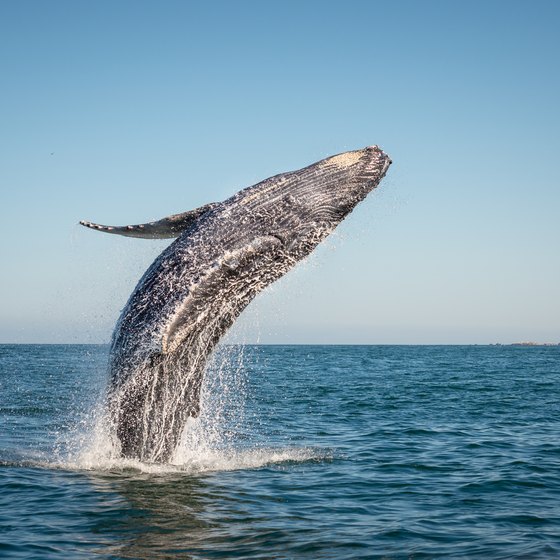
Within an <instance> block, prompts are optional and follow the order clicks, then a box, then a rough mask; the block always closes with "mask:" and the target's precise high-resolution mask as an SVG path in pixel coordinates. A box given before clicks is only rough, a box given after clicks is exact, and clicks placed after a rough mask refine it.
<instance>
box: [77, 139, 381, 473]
mask: <svg viewBox="0 0 560 560" xmlns="http://www.w3.org/2000/svg"><path fill="white" fill-rule="evenodd" d="M391 163H392V162H391V159H390V158H389V156H388V155H387V154H386V153H385V152H384V151H383V150H382V149H381V148H379V147H378V146H368V147H366V148H363V149H359V150H353V151H348V152H344V153H340V154H337V155H334V156H330V157H327V158H325V159H322V160H321V161H318V162H316V163H313V164H311V165H309V166H307V167H304V168H303V169H298V170H296V171H290V172H286V173H281V174H278V175H275V176H273V177H270V178H268V179H266V180H264V181H261V182H259V183H257V184H255V185H252V186H250V187H247V188H244V189H243V190H241V191H239V192H237V193H236V194H234V195H233V196H231V197H230V198H228V199H227V200H225V201H223V202H213V203H209V204H206V205H204V206H201V207H199V208H196V209H194V210H190V211H188V212H184V213H181V214H174V215H172V216H168V217H166V218H163V219H161V220H157V221H153V222H149V223H144V224H136V225H126V226H107V225H101V224H96V223H92V222H89V221H81V222H80V224H82V225H83V226H85V227H87V228H90V229H93V230H96V231H101V232H105V233H109V234H116V235H124V236H128V237H136V238H144V239H173V238H174V239H175V240H174V241H173V242H171V243H170V245H169V246H168V247H167V248H166V249H164V250H163V252H162V253H161V254H160V255H159V256H158V257H157V258H156V259H155V261H154V262H153V264H152V265H151V266H150V267H149V268H148V270H147V271H146V272H145V273H144V275H143V276H142V278H141V279H140V281H139V282H138V284H137V286H136V288H135V289H134V291H133V292H132V294H131V295H130V298H129V300H128V302H127V303H126V305H125V307H124V308H123V310H122V312H121V315H120V317H119V319H118V321H117V323H116V326H115V328H114V332H113V335H112V339H111V345H110V352H109V365H108V368H109V372H108V387H107V396H106V406H107V413H108V414H107V416H108V418H109V424H110V430H111V433H112V434H113V439H114V442H115V445H116V450H117V451H116V453H118V454H119V455H120V456H122V457H125V458H130V459H136V460H140V461H143V462H153V463H165V462H169V461H171V460H172V459H173V455H174V453H175V451H176V450H177V447H178V445H179V443H180V438H181V435H182V433H183V431H184V429H185V426H186V424H187V421H188V419H189V418H196V417H197V416H198V415H199V413H200V394H201V387H202V383H203V378H204V369H205V365H206V363H207V361H208V359H209V356H210V355H211V354H212V352H213V350H214V349H215V347H216V345H217V344H218V342H219V340H220V339H221V338H222V337H223V335H224V334H225V333H226V332H227V330H228V329H229V328H230V327H231V326H232V325H233V323H234V322H235V320H236V319H237V317H238V316H239V315H240V314H241V312H242V311H243V310H244V309H245V308H246V307H247V305H248V304H249V303H250V302H251V300H253V298H254V297H255V296H256V295H257V294H258V293H260V292H261V291H262V290H264V289H265V288H266V287H267V286H269V285H270V284H272V283H273V282H274V281H276V280H278V279H279V278H281V277H282V276H284V274H286V273H287V272H288V271H289V270H290V269H292V268H293V267H294V266H295V265H296V264H297V263H299V262H300V261H302V260H304V259H305V258H306V257H307V256H308V255H309V254H310V253H311V252H312V251H313V250H314V249H315V247H317V245H318V244H319V243H320V242H321V241H323V240H324V239H325V238H326V237H327V236H328V235H329V234H330V233H331V232H333V230H334V229H335V228H336V227H337V226H338V225H339V224H340V222H342V220H344V219H345V218H346V217H347V216H348V214H350V212H351V211H352V210H353V209H354V208H355V207H356V205H357V204H358V203H359V202H361V201H362V200H363V199H364V198H365V197H366V196H367V195H368V194H369V193H370V192H371V191H372V190H373V189H375V188H376V187H377V186H378V185H379V183H380V181H381V180H382V178H383V177H384V176H385V174H386V173H387V170H388V169H389V166H390V165H391Z"/></svg>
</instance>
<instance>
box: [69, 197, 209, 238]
mask: <svg viewBox="0 0 560 560" xmlns="http://www.w3.org/2000/svg"><path fill="white" fill-rule="evenodd" d="M216 204H217V203H215V202H212V203H210V204H205V205H204V206H201V207H200V208H195V209H194V210H190V211H189V212H183V213H182V214H173V215H172V216H167V218H163V219H161V220H158V221H157V222H149V223H146V224H137V225H130V226H103V225H101V224H94V223H92V222H87V221H85V220H82V221H80V224H81V225H82V226H85V227H88V228H91V229H95V230H97V231H104V232H105V233H115V234H117V235H124V236H126V237H140V238H143V239H168V238H171V237H179V235H181V233H182V232H183V231H185V230H186V229H188V228H189V227H190V226H192V225H193V224H194V222H196V220H198V219H199V218H200V217H201V216H203V215H204V214H206V213H207V212H209V211H210V210H212V208H214V206H216Z"/></svg>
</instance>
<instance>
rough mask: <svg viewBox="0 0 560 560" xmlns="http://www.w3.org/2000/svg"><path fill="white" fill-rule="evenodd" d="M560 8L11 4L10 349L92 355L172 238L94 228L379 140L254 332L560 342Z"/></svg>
mask: <svg viewBox="0 0 560 560" xmlns="http://www.w3.org/2000/svg"><path fill="white" fill-rule="evenodd" d="M559 29H560V2H556V1H550V2H545V1H536V2H532V3H527V2H517V1H503V2H501V1H474V2H448V1H441V2H436V1H422V2H420V1H411V2H406V1H398V0H397V1H395V2H375V1H355V2H352V1H349V2H344V3H343V2H328V1H306V2H301V1H298V2H291V1H282V2H244V1H239V2H187V1H186V0H185V1H180V2H179V1H177V2H173V1H161V2H143V1H124V0H122V1H110V2H109V1H96V2H77V1H48V2H47V1H43V0H41V1H31V0H17V1H16V0H13V1H10V0H4V1H3V2H2V3H0V44H1V50H0V57H1V76H2V87H1V90H0V91H1V96H2V103H1V104H0V123H1V124H0V143H1V144H0V148H1V149H0V159H1V166H0V167H1V175H0V180H1V189H2V191H1V192H2V199H1V200H2V203H1V205H0V214H1V215H0V228H1V231H0V233H1V236H0V246H1V257H2V275H1V280H0V288H1V289H0V342H97V341H106V340H108V339H109V337H110V333H111V330H112V327H113V325H114V322H115V320H116V319H117V317H118V314H119V311H120V309H121V308H122V307H123V305H124V303H125V301H126V299H127V298H128V295H129V294H130V292H131V290H132V289H133V287H134V285H135V283H136V282H137V280H138V278H139V277H140V275H141V274H142V272H143V271H144V270H145V269H146V268H147V266H148V265H149V264H150V262H151V261H152V259H153V258H154V257H155V256H156V255H157V254H158V253H159V251H161V249H162V247H163V246H164V244H162V243H161V242H152V241H147V240H134V239H125V238H119V237H116V236H107V235H102V234H96V233H95V232H92V231H89V230H85V229H84V228H80V227H79V226H77V225H76V224H77V222H78V220H80V219H89V220H93V221H98V222H101V223H110V224H126V223H135V222H136V223H137V222H140V221H145V220H149V219H153V218H160V217H162V216H165V215H168V214H171V213H176V212H180V211H185V210H187V209H189V208H193V207H196V206H199V205H201V204H204V203H206V202H210V201H219V200H222V199H224V198H226V197H227V196H229V195H231V194H233V193H234V192H235V191H237V190H238V189H240V188H242V187H245V186H248V185H250V184H252V183H255V182H257V181H258V180H260V179H264V178H266V177H268V176H270V175H273V174H275V173H278V172H282V171H287V170H290V169H296V168H299V167H301V166H303V165H307V164H309V163H311V162H313V161H315V160H317V159H320V158H322V157H325V156H327V155H330V154H334V153H337V152H341V151H345V150H349V149H355V148H359V147H363V146H366V145H369V144H379V145H381V146H382V147H383V148H384V149H385V150H386V151H387V152H388V153H389V154H390V155H391V156H392V158H393V161H394V165H393V167H392V168H391V170H390V173H389V175H388V176H387V178H386V179H385V181H384V183H383V185H382V187H381V188H380V189H379V191H377V192H376V193H373V194H372V195H371V196H370V197H369V198H368V199H367V200H366V202H364V203H363V204H362V205H361V206H360V207H359V208H357V209H356V211H355V212H354V213H353V214H352V215H351V216H350V217H349V219H348V220H347V221H346V222H345V223H344V224H343V225H342V226H341V227H340V228H339V231H338V232H337V235H336V236H335V237H334V238H333V239H332V240H330V241H329V242H328V243H327V244H326V245H325V246H323V247H321V248H320V249H319V250H318V251H317V253H316V254H315V255H314V256H313V258H312V259H311V260H310V261H308V262H307V263H305V264H304V265H303V266H300V267H299V268H298V269H297V270H295V271H293V272H292V273H291V274H290V275H288V276H287V277H286V278H285V279H283V280H282V281H280V282H279V283H278V284H276V285H275V286H273V288H272V289H271V290H269V291H268V292H266V293H265V294H263V295H262V296H261V297H259V298H258V299H257V301H255V302H254V304H253V305H252V306H251V308H250V309H249V310H248V312H246V314H245V315H244V316H243V318H242V319H241V321H240V324H239V326H238V327H237V329H236V331H235V333H234V336H235V337H237V338H238V339H240V340H245V341H255V340H260V341H261V342H280V343H282V342H319V343H322V342H324V343H331V342H341V343H345V342H357V343H485V342H512V341H517V340H526V339H527V340H539V341H554V342H558V341H560V298H559V288H560V251H559V241H560V190H559V186H560V171H559V168H560V157H559V153H560V77H559V76H560V73H559V61H560V39H559V37H560V35H559V32H558V30H559Z"/></svg>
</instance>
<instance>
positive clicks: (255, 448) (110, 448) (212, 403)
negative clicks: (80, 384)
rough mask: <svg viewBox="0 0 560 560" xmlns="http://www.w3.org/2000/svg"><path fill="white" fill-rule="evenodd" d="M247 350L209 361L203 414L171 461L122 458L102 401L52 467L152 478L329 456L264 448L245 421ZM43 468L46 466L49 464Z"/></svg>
mask: <svg viewBox="0 0 560 560" xmlns="http://www.w3.org/2000/svg"><path fill="white" fill-rule="evenodd" d="M245 353H246V347H245V346H242V345H231V346H225V345H224V346H220V348H219V350H218V351H217V352H216V353H215V354H214V355H213V357H212V359H211V360H210V362H209V363H208V367H207V370H206V375H205V382H204V385H203V388H202V392H201V413H200V416H199V417H198V418H196V419H194V418H190V419H189V420H188V422H187V424H186V427H185V429H184V431H183V434H182V436H181V439H180V442H179V444H178V446H177V448H176V449H175V452H174V453H173V455H172V458H171V460H170V461H169V462H168V463H149V462H143V461H139V460H137V459H130V458H123V457H122V456H121V453H120V447H119V445H120V444H119V440H118V438H117V437H116V435H115V433H114V428H113V426H112V425H111V421H110V415H109V414H108V412H107V403H106V402H105V401H104V400H100V401H98V402H97V403H96V405H95V406H94V407H93V410H92V412H91V414H90V415H89V416H88V417H86V418H84V419H83V420H82V421H80V422H79V423H77V424H76V426H75V427H74V429H73V430H72V432H71V436H70V438H68V434H66V438H65V443H64V444H63V443H60V444H59V445H58V446H57V453H56V454H55V455H56V457H55V460H54V461H47V463H48V466H49V467H50V468H52V467H55V468H63V469H70V470H79V471H81V470H86V471H103V472H113V473H119V472H130V471H136V472H142V473H150V474H167V473H185V474H198V473H204V472H214V471H231V470H239V469H258V468H261V467H264V466H268V465H279V464H285V463H293V462H297V463H300V462H308V461H323V460H328V459H330V458H331V453H330V452H329V451H325V450H317V449H313V448H308V447H290V446H288V447H280V448H274V447H270V446H260V445H257V444H256V443H255V441H254V436H255V435H257V434H255V433H252V434H251V433H250V429H249V428H248V426H247V423H246V414H245V410H246V400H247V392H248V389H247V370H246V368H245V367H244V359H245ZM44 466H47V465H46V464H45V465H44Z"/></svg>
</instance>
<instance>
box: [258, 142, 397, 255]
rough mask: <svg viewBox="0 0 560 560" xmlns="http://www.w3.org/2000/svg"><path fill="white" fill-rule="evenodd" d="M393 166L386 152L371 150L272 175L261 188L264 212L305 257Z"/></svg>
mask: <svg viewBox="0 0 560 560" xmlns="http://www.w3.org/2000/svg"><path fill="white" fill-rule="evenodd" d="M390 165H391V159H390V158H389V156H388V155H387V154H385V153H384V152H383V150H381V149H380V148H379V147H378V146H368V147H367V148H363V149H361V150H355V151H351V152H344V153H342V154H338V155H335V156H332V157H329V158H326V159H323V160H321V161H319V162H317V163H314V164H313V165H310V166H308V167H305V168H303V169H300V170H298V171H293V172H290V173H285V174H283V175H279V176H276V177H273V178H272V179H271V180H269V181H271V183H269V184H266V182H265V183H264V184H262V188H263V189H265V190H268V191H269V192H268V193H267V196H266V197H262V198H260V204H259V206H260V208H259V214H260V216H264V218H265V219H268V218H269V217H270V216H273V219H272V220H271V221H270V226H271V227H270V228H269V231H268V233H269V234H270V235H273V236H274V237H276V238H277V239H279V240H281V241H282V243H283V245H284V247H285V249H287V250H288V252H289V253H291V254H292V256H294V257H296V258H300V257H301V256H303V255H305V254H307V253H308V252H310V251H311V250H312V249H313V248H314V247H315V246H316V245H317V244H318V243H319V242H320V241H321V240H323V239H324V238H325V237H326V236H327V235H328V234H329V233H331V232H332V231H333V230H334V229H335V228H336V226H337V225H338V224H339V223H340V222H341V221H342V220H343V219H344V218H345V217H346V216H347V215H348V214H349V213H350V212H351V211H352V210H353V209H354V208H355V206H356V205H357V204H358V203H359V202H360V201H362V200H363V199H364V198H365V197H366V196H367V195H368V193H369V192H371V191H372V190H373V189H374V188H375V187H377V185H378V184H379V182H380V181H381V179H382V178H383V177H384V176H385V174H386V173H387V170H388V169H389V166H390ZM263 201H264V202H263Z"/></svg>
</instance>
